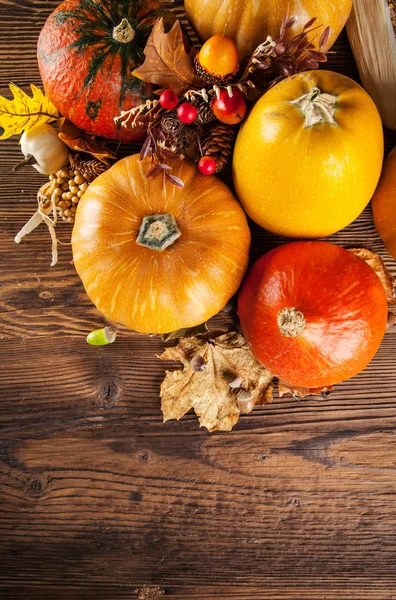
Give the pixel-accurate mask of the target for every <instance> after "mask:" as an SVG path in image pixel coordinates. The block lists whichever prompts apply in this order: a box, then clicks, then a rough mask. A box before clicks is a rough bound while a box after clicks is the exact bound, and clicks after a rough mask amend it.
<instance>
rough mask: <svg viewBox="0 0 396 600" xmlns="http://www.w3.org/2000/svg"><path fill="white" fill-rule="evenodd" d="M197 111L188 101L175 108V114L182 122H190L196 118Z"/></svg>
mask: <svg viewBox="0 0 396 600" xmlns="http://www.w3.org/2000/svg"><path fill="white" fill-rule="evenodd" d="M197 114H198V111H197V109H196V108H195V106H194V105H193V104H190V102H184V103H183V104H180V106H179V108H178V109H177V116H178V117H179V119H180V121H181V122H182V123H192V122H193V121H195V119H196V118H197Z"/></svg>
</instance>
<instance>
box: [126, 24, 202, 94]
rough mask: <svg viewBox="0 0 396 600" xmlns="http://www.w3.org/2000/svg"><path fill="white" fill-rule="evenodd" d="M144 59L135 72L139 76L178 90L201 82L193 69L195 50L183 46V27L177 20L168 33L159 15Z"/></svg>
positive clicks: (178, 91) (144, 79) (150, 81)
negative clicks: (188, 50) (191, 50)
mask: <svg viewBox="0 0 396 600" xmlns="http://www.w3.org/2000/svg"><path fill="white" fill-rule="evenodd" d="M144 54H145V56H146V59H145V61H144V63H143V64H142V65H141V66H140V67H138V68H137V69H135V70H134V71H133V73H132V75H134V76H135V77H137V78H138V79H141V80H142V81H146V82H148V83H156V84H157V85H160V86H162V87H164V88H169V89H171V90H173V91H174V92H175V93H176V94H182V93H183V92H185V91H187V90H188V88H189V87H190V86H191V84H192V83H198V82H199V79H198V78H197V76H196V74H195V71H194V63H193V58H194V53H193V52H192V53H190V54H187V52H186V51H185V48H184V41H183V31H182V28H181V26H180V22H179V21H176V22H175V24H174V25H173V27H172V29H171V30H170V31H169V33H165V28H164V21H163V19H158V21H157V22H156V24H155V25H154V27H153V29H152V32H151V35H150V37H149V39H148V40H147V44H146V47H145V49H144Z"/></svg>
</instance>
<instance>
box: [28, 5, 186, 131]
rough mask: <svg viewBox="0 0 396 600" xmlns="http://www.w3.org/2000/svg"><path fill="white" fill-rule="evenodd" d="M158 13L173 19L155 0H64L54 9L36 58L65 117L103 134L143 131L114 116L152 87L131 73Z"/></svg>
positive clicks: (167, 20)
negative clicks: (123, 124) (132, 127)
mask: <svg viewBox="0 0 396 600" xmlns="http://www.w3.org/2000/svg"><path fill="white" fill-rule="evenodd" d="M158 17H163V18H164V21H165V24H166V25H167V26H170V25H171V24H173V23H174V21H175V19H176V16H175V15H174V14H173V13H172V12H170V11H167V10H166V9H164V8H163V7H162V6H161V2H160V1H159V0H95V1H94V2H93V1H92V0H65V1H64V2H62V3H61V4H60V5H59V6H58V8H56V10H54V12H53V13H52V14H51V15H50V16H49V17H48V19H47V21H46V23H45V25H44V27H43V29H42V31H41V33H40V37H39V40H38V48H37V59H38V64H39V68H40V75H41V79H42V80H43V84H44V89H45V91H46V94H47V96H48V97H49V98H50V100H51V102H52V103H53V104H54V105H55V106H56V108H57V109H58V110H59V112H60V113H61V114H62V115H63V116H64V117H67V118H68V119H70V121H72V122H73V123H74V124H75V125H77V126H78V127H80V128H81V129H83V130H84V131H88V132H90V133H94V134H97V135H100V136H103V137H105V138H108V139H119V140H123V141H133V140H136V139H139V138H140V137H141V136H142V130H141V129H139V128H135V129H131V128H129V129H125V128H122V127H120V126H118V125H116V124H115V123H114V117H117V116H119V114H120V112H121V110H129V109H130V108H132V107H133V106H137V105H138V104H141V102H144V101H145V100H146V99H147V98H148V97H149V95H150V93H151V92H152V86H150V85H148V84H144V83H143V82H142V81H140V80H139V79H137V78H136V77H133V76H132V74H131V73H132V71H133V70H134V69H135V68H136V67H138V66H139V65H141V64H142V62H143V61H144V54H143V50H144V47H145V45H146V41H147V38H148V36H149V34H150V32H151V29H152V27H153V25H154V23H155V22H156V20H157V19H158Z"/></svg>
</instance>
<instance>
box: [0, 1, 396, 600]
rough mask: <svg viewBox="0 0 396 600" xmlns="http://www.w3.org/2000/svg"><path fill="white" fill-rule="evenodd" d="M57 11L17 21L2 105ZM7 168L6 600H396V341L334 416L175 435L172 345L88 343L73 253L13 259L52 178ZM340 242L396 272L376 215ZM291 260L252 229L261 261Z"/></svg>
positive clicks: (1, 80) (6, 12)
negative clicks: (272, 254)
mask: <svg viewBox="0 0 396 600" xmlns="http://www.w3.org/2000/svg"><path fill="white" fill-rule="evenodd" d="M56 5H57V2H56V1H55V0H50V1H47V0H3V1H2V2H1V4H0V30H1V35H0V40H1V42H0V93H1V94H7V92H8V90H7V83H8V81H10V80H12V81H13V82H15V83H16V84H18V85H20V86H22V87H24V88H25V89H27V86H28V84H29V83H35V84H37V85H40V78H39V73H38V69H37V65H36V55H35V45H36V40H37V37H38V34H39V31H40V28H41V27H42V25H43V23H44V21H45V19H46V17H47V16H48V15H49V13H50V12H51V11H52V10H53V9H54V8H55V6H56ZM335 50H336V51H337V54H336V55H334V56H333V57H332V58H331V60H330V67H331V68H332V69H335V70H339V71H341V72H343V73H345V74H347V75H350V76H356V69H355V65H354V62H353V58H352V55H351V53H350V50H349V47H348V42H347V38H346V35H345V34H343V35H342V36H341V38H340V40H339V42H338V43H337V45H336V47H335ZM395 143H396V136H395V135H394V134H391V133H390V132H386V148H387V151H388V150H389V149H390V148H391V147H392V146H393V145H394V144H395ZM0 157H1V180H0V186H1V199H0V207H1V208H0V251H1V267H0V285H1V289H0V299H1V328H0V340H1V343H0V390H1V402H0V410H1V434H0V469H1V473H0V476H1V487H0V494H1V500H0V529H1V537H0V544H1V552H0V598H1V599H2V600H17V599H24V600H43V599H49V600H55V599H56V600H85V599H88V598H89V599H92V598H95V600H115V599H118V598H119V599H123V600H130V599H133V598H136V597H138V598H140V599H143V598H159V597H161V595H162V592H164V593H165V594H166V595H167V596H169V597H170V598H173V599H174V600H187V599H190V598H196V599H198V600H204V599H205V600H215V599H222V600H264V599H270V600H277V599H288V600H300V599H301V600H302V599H304V600H305V599H312V600H313V599H314V600H319V599H331V600H343V599H347V598H348V599H350V598H357V599H373V600H380V599H391V598H396V565H395V559H396V546H395V543H396V372H395V366H396V357H395V350H396V331H393V332H392V333H389V334H387V335H386V337H385V340H384V342H383V344H382V346H381V349H380V351H379V352H378V355H377V357H376V358H375V359H374V361H373V362H372V364H371V365H370V366H369V368H367V369H366V370H365V372H364V373H362V374H361V375H359V376H358V377H355V378H354V379H352V380H351V381H348V382H346V383H344V384H342V385H339V386H337V388H336V390H335V391H334V393H332V395H331V396H330V397H329V398H326V399H323V398H321V399H318V398H311V399H307V400H304V401H298V400H295V399H291V398H287V399H283V400H280V399H275V400H274V402H273V404H271V405H268V406H266V407H264V408H261V409H257V410H255V411H254V413H253V414H251V415H248V416H244V417H242V418H241V420H240V423H239V424H238V425H237V427H236V428H235V430H234V432H233V433H232V434H220V433H219V434H208V433H207V432H206V430H201V429H199V427H198V422H197V419H196V417H195V416H194V415H193V414H189V415H188V416H186V417H185V418H183V419H182V420H181V421H180V422H169V423H167V424H165V425H164V424H162V415H161V411H160V403H159V385H160V382H161V380H162V378H163V375H164V369H165V367H166V366H168V367H170V366H174V364H169V365H164V364H163V363H162V362H161V361H160V360H159V359H157V358H156V355H157V354H159V353H161V351H162V349H163V347H164V344H163V343H162V342H161V341H160V340H159V339H157V338H148V337H145V336H143V335H135V334H131V333H128V332H127V331H123V330H120V332H119V335H118V338H117V341H116V343H115V344H113V345H112V346H109V347H106V348H102V349H96V348H92V347H89V346H88V345H87V344H86V343H85V339H84V338H85V336H86V334H87V333H88V332H89V331H90V330H92V329H94V328H96V327H98V326H100V325H101V324H102V323H103V319H102V318H101V316H100V315H99V313H98V312H97V311H96V310H95V309H94V308H93V306H92V305H91V303H90V302H89V300H88V298H87V297H86V295H85V293H84V290H83V287H82V285H81V283H80V281H79V279H78V277H77V275H76V273H75V272H74V269H73V266H72V265H71V264H70V261H71V251H70V248H69V247H68V246H63V247H61V259H60V261H59V263H58V265H57V266H56V267H53V268H50V267H49V263H50V243H49V236H48V233H47V231H46V228H45V226H43V227H42V228H40V229H39V230H37V231H36V232H35V233H33V234H32V235H31V236H29V238H28V239H26V240H25V241H24V242H23V243H21V244H20V245H19V246H16V245H15V244H14V242H13V238H14V236H15V234H16V232H17V231H18V230H19V228H20V227H21V226H22V225H23V223H24V222H25V221H26V220H27V219H28V217H29V216H30V214H31V213H32V212H33V211H34V210H35V195H36V191H37V189H38V187H39V186H40V185H41V184H42V183H43V181H44V179H43V177H42V176H40V175H38V174H36V173H35V171H34V170H33V169H26V170H25V171H24V172H23V173H19V174H13V173H12V172H11V167H12V165H14V164H15V163H17V162H18V160H19V158H20V152H19V149H18V144H17V141H16V140H15V139H11V140H7V141H3V142H1V144H0ZM226 177H227V176H226ZM59 231H60V232H62V231H63V232H62V233H60V236H61V239H63V240H64V241H67V239H68V238H69V230H68V229H67V226H65V227H64V228H63V230H61V229H60V230H59ZM332 241H335V242H337V243H339V244H341V245H343V246H364V247H367V248H369V249H371V250H374V251H377V252H380V253H381V255H382V256H383V257H384V258H385V260H386V264H387V265H388V267H390V268H391V270H392V271H393V273H396V263H395V262H394V261H392V260H391V259H390V257H389V256H388V255H387V254H386V253H385V251H384V248H383V246H382V243H381V242H380V240H379V238H378V236H377V234H376V232H375V229H374V226H373V223H372V217H371V211H370V209H369V208H368V209H367V210H366V211H365V212H364V214H363V215H362V216H361V217H360V218H359V219H358V220H357V221H356V222H355V223H354V224H353V225H351V226H350V227H349V228H348V229H346V230H344V231H342V232H340V233H339V234H337V235H336V236H334V237H333V238H332ZM277 243H279V240H277V239H276V238H274V237H273V236H270V235H269V234H267V233H265V232H264V231H262V230H261V231H260V230H259V229H258V228H256V227H255V228H254V239H253V248H252V259H255V258H257V257H258V256H260V255H261V254H262V253H263V252H264V251H266V250H267V249H269V248H271V247H273V246H275V245H276V244H277ZM144 586H148V587H147V588H145V590H144V591H142V588H144ZM137 588H138V589H137Z"/></svg>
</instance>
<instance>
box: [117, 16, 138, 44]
mask: <svg viewBox="0 0 396 600" xmlns="http://www.w3.org/2000/svg"><path fill="white" fill-rule="evenodd" d="M134 37H135V30H134V28H133V27H132V25H131V24H130V22H129V21H128V19H125V18H124V19H122V21H121V23H119V24H118V25H117V26H116V27H114V29H113V38H114V39H115V40H116V42H121V43H122V44H127V43H128V42H131V41H132V40H133V38H134Z"/></svg>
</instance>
